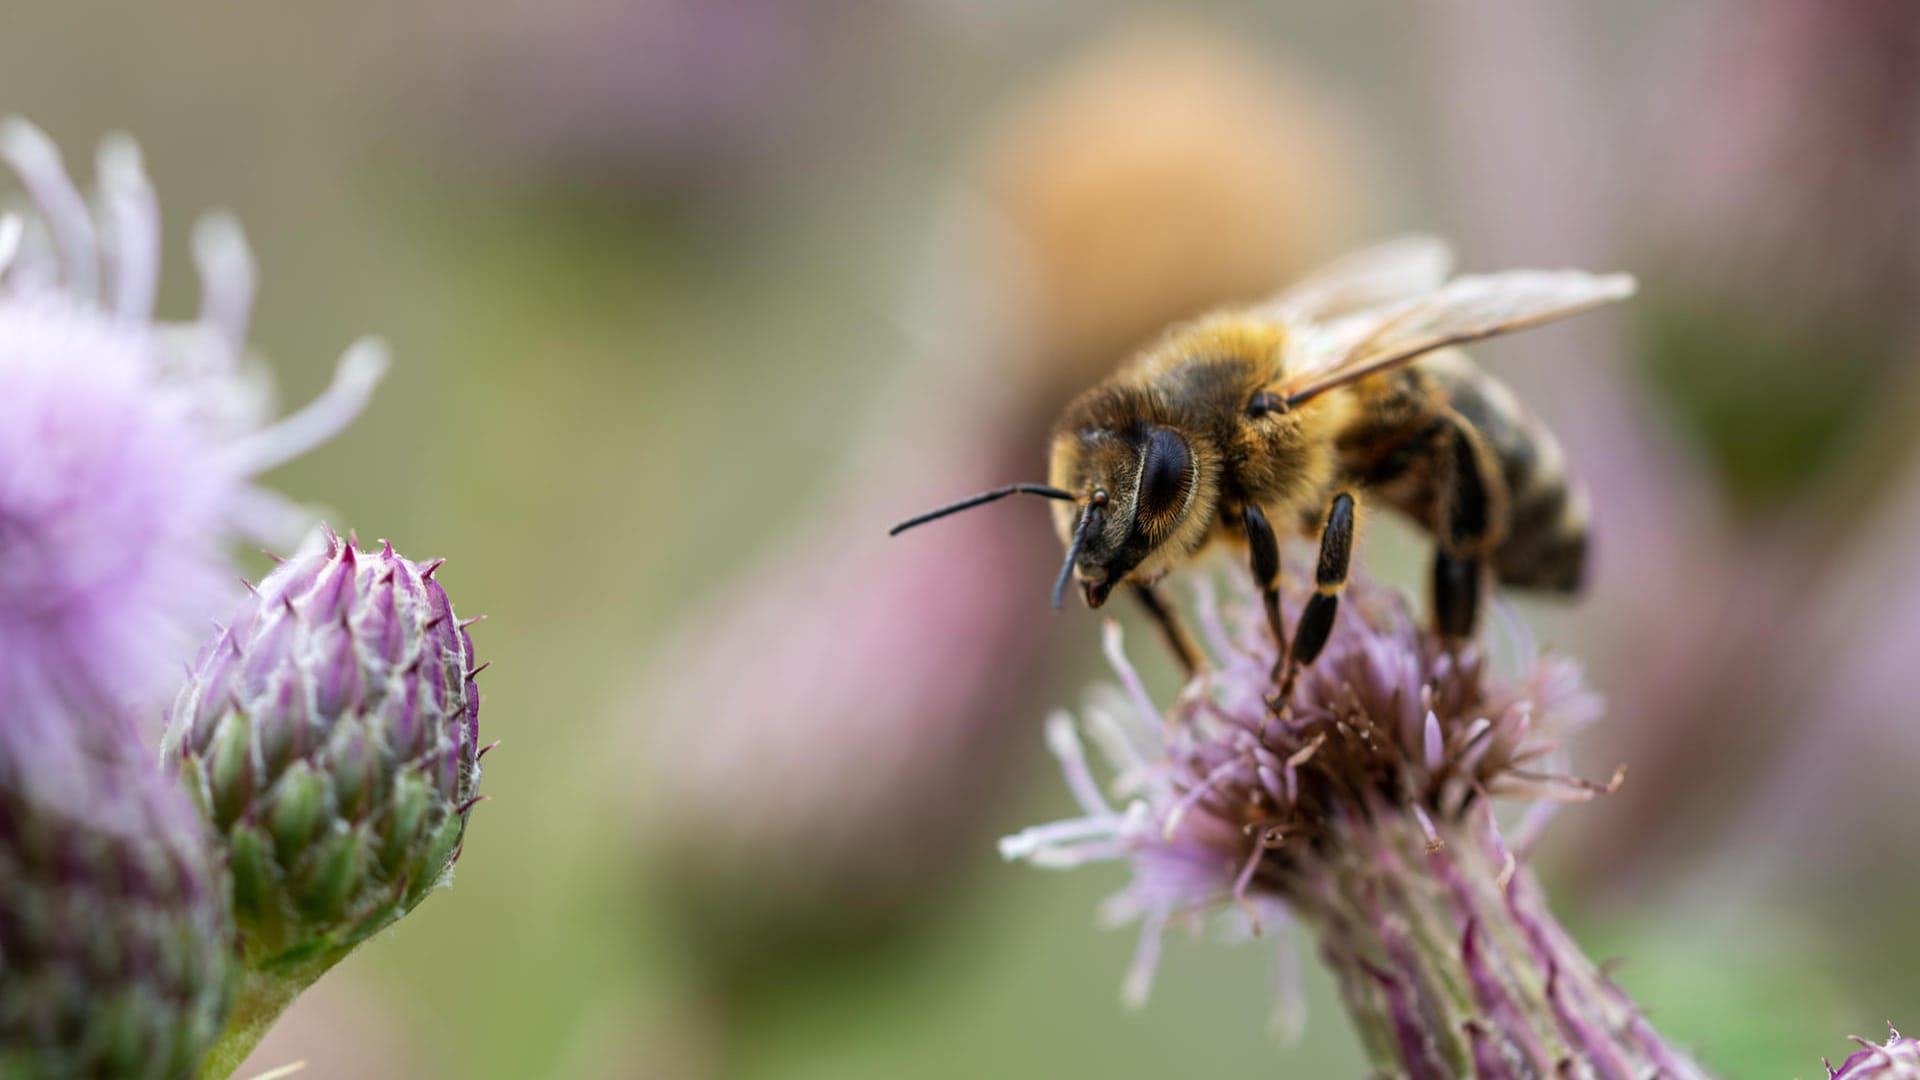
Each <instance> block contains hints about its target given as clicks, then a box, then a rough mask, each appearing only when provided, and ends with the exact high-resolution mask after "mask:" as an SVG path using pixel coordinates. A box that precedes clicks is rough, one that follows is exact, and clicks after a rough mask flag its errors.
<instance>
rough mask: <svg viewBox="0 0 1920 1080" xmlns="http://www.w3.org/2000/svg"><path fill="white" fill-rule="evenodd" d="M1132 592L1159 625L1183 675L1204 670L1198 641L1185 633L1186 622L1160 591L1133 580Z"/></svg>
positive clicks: (1205, 664) (1190, 675) (1192, 675)
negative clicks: (1178, 662) (1183, 670)
mask: <svg viewBox="0 0 1920 1080" xmlns="http://www.w3.org/2000/svg"><path fill="white" fill-rule="evenodd" d="M1133 595H1134V597H1135V598H1136V599H1138V600H1139V601H1140V606H1141V607H1143V608H1145V609H1146V611H1147V614H1148V615H1150V616H1152V617H1153V621H1154V622H1155V623H1156V624H1157V625H1158V626H1159V627H1160V634H1161V636H1162V637H1165V638H1166V639H1167V645H1168V647H1169V648H1171V649H1172V650H1173V654H1174V656H1175V658H1177V659H1178V660H1179V661H1180V666H1181V667H1182V668H1183V669H1185V671H1186V674H1187V678H1189V679H1191V678H1193V677H1194V676H1195V675H1198V674H1200V673H1201V672H1202V671H1205V670H1206V669H1207V661H1206V657H1205V654H1203V653H1202V652H1201V651H1200V645H1199V643H1198V642H1196V641H1194V639H1193V634H1191V633H1190V632H1188V630H1187V624H1186V623H1185V622H1183V621H1181V618H1180V613H1179V612H1178V611H1176V610H1174V608H1173V606H1172V605H1171V604H1169V603H1167V598H1166V597H1164V596H1162V595H1160V590H1159V589H1158V588H1156V587H1154V586H1152V585H1148V584H1145V583H1142V582H1138V581H1136V582H1134V583H1133Z"/></svg>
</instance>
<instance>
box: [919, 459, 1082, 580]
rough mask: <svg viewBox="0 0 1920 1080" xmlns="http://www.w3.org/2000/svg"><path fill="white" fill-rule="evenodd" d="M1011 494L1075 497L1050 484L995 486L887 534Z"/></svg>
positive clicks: (1072, 499)
mask: <svg viewBox="0 0 1920 1080" xmlns="http://www.w3.org/2000/svg"><path fill="white" fill-rule="evenodd" d="M1009 495H1039V496H1042V497H1044V498H1048V499H1059V500H1061V501H1063V502H1073V501H1074V498H1075V496H1074V494H1073V492H1071V491H1063V490H1061V489H1060V488H1057V487H1054V486H1052V485H1050V484H1008V485H1007V486H1006V487H1000V488H994V489H993V490H992V491H983V492H981V493H980V494H978V495H971V496H968V497H967V498H964V499H961V500H960V501H959V502H957V503H949V504H947V505H946V506H942V507H940V508H939V509H938V510H929V511H927V512H926V513H924V514H921V515H920V516H919V517H912V518H908V519H907V520H905V521H903V522H901V523H900V524H898V525H895V526H894V527H893V528H891V529H888V530H887V535H888V536H899V535H900V534H901V533H903V532H906V531H907V530H908V529H911V528H913V527H914V526H916V525H925V524H926V523H927V522H929V521H937V520H939V519H940V518H943V517H946V516H947V515H948V514H957V513H959V512H960V511H962V510H971V509H973V508H974V507H976V506H980V505H982V504H985V503H990V502H998V501H999V500H1001V499H1004V498H1006V497H1007V496H1009ZM1056 606H1057V605H1056Z"/></svg>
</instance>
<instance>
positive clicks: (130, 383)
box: [0, 119, 386, 712]
mask: <svg viewBox="0 0 1920 1080" xmlns="http://www.w3.org/2000/svg"><path fill="white" fill-rule="evenodd" d="M0 161H4V162H5V163H6V164H8V165H10V166H11V167H12V168H13V170H14V171H15V172H16V173H18V174H19V176H20V179H21V181H22V182H23V184H24V186H25V188H26V193H27V195H28V197H29V198H30V200H31V204H32V206H31V209H30V210H29V212H28V213H27V214H26V215H24V216H22V215H17V214H0V703H4V704H5V706H6V707H7V708H9V709H11V710H15V711H59V712H117V711H121V708H122V707H132V708H134V709H136V710H142V711H143V710H144V709H145V707H147V706H150V705H152V704H154V703H155V702H156V701H158V700H162V699H160V698H159V697H158V696H157V695H159V694H164V692H165V690H166V688H167V686H168V685H169V684H170V682H171V681H172V680H173V679H174V678H176V677H177V673H178V671H179V667H178V665H179V664H180V663H181V662H182V661H184V660H185V659H186V658H187V656H188V655H190V649H191V646H192V643H193V641H194V640H195V639H196V638H197V637H198V636H199V628H200V627H202V626H204V625H205V620H206V619H207V618H208V617H210V616H212V615H213V614H214V613H216V612H217V611H218V610H219V609H220V608H221V607H223V606H225V604H226V603H228V602H229V600H230V597H231V595H232V593H233V589H234V576H235V568H234V566H233V563H232V562H231V559H230V555H229V552H228V548H229V546H230V543H229V542H230V541H232V540H234V539H238V538H242V537H244V538H247V539H250V540H255V541H259V542H262V543H269V544H285V543H290V542H291V541H292V540H293V539H294V538H296V537H297V536H298V535H299V533H300V532H301V531H302V530H303V529H304V528H305V527H306V522H307V517H306V515H305V514H304V512H302V511H300V510H298V509H297V508H296V507H294V506H293V505H291V504H290V503H288V502H286V501H285V500H284V499H282V498H281V497H280V496H278V495H275V494H273V493H271V492H269V491H266V490H264V489H262V488H260V487H258V486H256V484H255V483H254V478H255V477H257V476H258V475H260V474H261V473H264V472H266V471H268V470H270V469H272V468H274V467H276V466H278V465H280V464H282V463H284V462H286V461H288V460H290V459H292V458H295V457H298V456H300V455H301V454H303V453H305V452H307V451H308V450H310V449H312V448H313V447H315V446H317V445H319V444H320V443H322V442H325V441H326V440H327V439H328V438H330V437H332V435H333V434H334V433H336V432H337V431H339V430H340V429H341V428H342V427H344V426H345V425H346V424H347V423H348V422H349V421H351V420H352V419H353V418H354V416H355V415H357V414H358V413H359V411H360V409H361V408H362V406H363V405H364V404H365V403H366V400H367V397H368V395H369V393H370V392H371V391H372V388H373V386H374V384H375V383H376V382H377V381H378V380H379V378H380V376H381V374H382V372H383V371H384V370H385V366H386V359H385V353H384V350H383V349H382V348H381V347H380V346H378V345H377V344H374V343H371V342H362V343H360V344H358V345H356V346H354V347H353V348H352V349H350V350H349V351H348V352H347V354H346V355H345V356H344V357H343V358H342V359H341V362H340V365H339V369H338V373H337V374H336V376H335V379H334V383H333V386H332V387H331V388H330V389H329V390H328V391H327V392H326V393H325V394H323V395H322V396H321V397H320V398H319V399H317V400H316V401H314V402H313V403H311V404H309V405H308V406H307V407H306V408H304V409H302V410H300V411H299V412H297V413H294V414H293V415H291V416H288V417H285V418H283V419H280V420H278V421H273V420H271V418H270V404H271V403H270V397H271V392H270V389H269V384H268V382H267V380H266V377H265V373H264V371H263V370H262V369H261V368H260V367H259V366H258V365H257V364H254V363H252V362H250V360H249V358H248V357H247V355H246V334H247V320H248V314H249V310H250V308H251V307H252V302H253V291H254V276H253V264H252V260H251V257H250V255H249V254H248V252H247V248H246V243H245V241H244V240H243V239H242V237H241V234H240V230H239V227H238V226H237V225H236V224H234V223H233V221H231V220H230V219H228V218H225V217H220V216H214V217H208V218H205V219H203V220H202V221H201V222H200V224H199V226H198V227H197V229H196V230H195V234H194V254H195V257H196V261H197V262H198V263H199V266H200V275H201V282H202V303H201V310H200V313H199V315H198V317H197V318H195V319H194V320H193V321H192V322H188V323H178V324H174V323H162V322H157V321H155V318H154V313H153V302H154V295H155V293H156V291H157V289H158V284H159V282H158V274H159V258H160V252H159V236H160V222H159V211H158V209H157V206H156V202H155V199H154V194H153V190H152V188H151V187H150V186H149V184H148V182H147V178H146V175H145V173H144V171H143V170H142V167H141V161H140V153H139V150H138V149H137V148H136V147H135V145H134V144H133V142H132V141H131V140H128V139H126V138H124V137H116V138H110V139H108V140H107V141H106V142H105V143H103V144H102V146H101V148H100V155H99V167H98V175H99V186H98V191H97V192H96V193H95V196H94V199H93V200H92V204H91V205H90V204H89V200H88V199H87V198H86V197H85V196H83V195H82V193H81V192H80V191H79V190H78V189H77V188H76V187H75V186H74V185H73V183H72V181H71V180H70V179H69V178H68V176H67V173H66V171H65V169H64V167H63V166H62V164H61V160H60V156H59V152H58V150H56V149H55V147H54V145H53V143H52V141H51V140H49V139H48V138H47V136H46V135H44V134H43V133H41V132H40V130H39V129H37V128H35V127H33V126H32V125H30V124H28V123H27V122H25V121H23V120H19V119H7V120H0Z"/></svg>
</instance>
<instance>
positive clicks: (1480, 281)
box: [1280, 270, 1635, 404]
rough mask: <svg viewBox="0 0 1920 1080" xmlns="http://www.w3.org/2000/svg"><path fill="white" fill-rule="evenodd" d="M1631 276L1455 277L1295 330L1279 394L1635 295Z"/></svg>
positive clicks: (1294, 398) (1303, 391) (1314, 390)
mask: <svg viewBox="0 0 1920 1080" xmlns="http://www.w3.org/2000/svg"><path fill="white" fill-rule="evenodd" d="M1634 287H1635V285H1634V280H1633V277H1632V275H1630V274H1589V273H1586V272H1584V271H1580V270H1509V271H1505V272H1503V273H1498V274H1471V275H1467V276H1464V277H1458V278H1454V279H1453V280H1452V281H1449V282H1447V283H1446V284H1445V285H1442V286H1440V287H1439V288H1438V289H1435V290H1433V291H1432V292H1429V293H1428V294H1427V295H1425V296H1422V297H1420V298H1418V299H1415V300H1410V301H1406V302H1404V303H1398V304H1387V305H1383V306H1380V307H1376V308H1372V309H1369V310H1367V311H1363V312H1360V313H1357V314H1353V315H1349V316H1346V317H1344V318H1339V319H1335V320H1333V321H1331V322H1326V323H1320V324H1317V325H1315V324H1307V325H1300V324H1295V327H1294V330H1293V333H1292V335H1291V337H1292V340H1291V343H1290V348H1289V349H1288V356H1287V365H1286V372H1287V374H1286V378H1285V380H1284V381H1283V383H1282V384H1281V388H1280V389H1281V392H1282V393H1284V394H1285V395H1286V397H1287V400H1288V401H1289V402H1290V403H1292V404H1299V403H1300V402H1302V401H1305V400H1307V399H1308V398H1310V397H1312V396H1314V395H1315V394H1318V393H1321V392H1323V391H1326V390H1330V389H1332V388H1333V387H1335V386H1340V385H1343V384H1346V383H1350V382H1353V381H1355V380H1357V379H1363V378H1365V377H1367V376H1368V375H1372V374H1374V373H1375V372H1379V371H1385V370H1386V369H1388V368H1391V367H1396V366H1398V365H1400V364H1405V363H1409V362H1411V361H1413V360H1417V359H1419V358H1420V357H1421V356H1423V355H1425V354H1426V353H1429V352H1432V351H1433V350H1435V349H1442V348H1446V347H1448V346H1451V345H1465V344H1468V343H1469V342H1474V341H1481V340H1484V339H1486V338H1490V337H1495V336H1498V335H1500V334H1508V333H1512V332H1514V331H1516V330H1525V329H1526V328H1528V327H1530V326H1539V325H1541V324H1542V323H1548V322H1552V321H1554V320H1555V319H1564V318H1566V317H1567V316H1569V315H1577V314H1579V313H1580V312H1582V311H1587V310H1590V309H1592V308H1596V307H1599V306H1601V305H1602V304H1610V303H1614V302H1615V301H1619V300H1625V299H1626V298H1627V297H1629V296H1632V295H1633V291H1634Z"/></svg>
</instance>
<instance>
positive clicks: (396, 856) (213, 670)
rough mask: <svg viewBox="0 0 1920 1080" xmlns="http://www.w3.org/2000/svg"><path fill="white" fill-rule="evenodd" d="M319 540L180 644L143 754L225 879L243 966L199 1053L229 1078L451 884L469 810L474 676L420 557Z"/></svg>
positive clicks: (476, 768)
mask: <svg viewBox="0 0 1920 1080" xmlns="http://www.w3.org/2000/svg"><path fill="white" fill-rule="evenodd" d="M322 536H323V538H324V542H323V543H318V544H312V545H309V546H308V547H307V548H306V549H305V550H303V551H302V552H301V553H300V554H297V555H295V556H294V557H293V558H291V559H289V560H288V561H286V562H285V563H283V564H282V565H281V566H280V567H279V568H277V569H276V570H274V572H273V573H272V574H270V575H268V576H267V578H266V580H264V581H262V582H261V583H260V585H259V587H258V588H257V589H255V590H254V591H253V592H252V594H251V595H250V596H249V597H248V598H247V600H246V601H245V602H244V603H243V604H242V605H241V607H240V610H239V611H238V612H237V613H236V614H235V616H234V618H233V621H232V623H231V624H230V625H229V626H228V627H227V628H226V629H224V630H221V631H219V632H217V633H216V634H214V636H213V637H212V638H210V639H209V640H208V641H207V643H206V645H205V646H204V647H203V648H202V649H201V650H200V657H199V659H198V660H197V661H196V662H195V664H194V668H193V672H192V674H191V676H190V677H189V679H188V680H187V683H186V685H185V687H183V688H182V689H181V691H180V696H179V698H178V699H177V700H176V701H175V703H174V707H173V713H172V716H171V719H170V722H169V725H168V731H167V737H166V743H165V746H164V749H163V756H164V758H165V760H166V761H167V763H168V764H169V765H171V766H172V767H174V768H176V769H177V770H178V771H179V773H180V776H181V779H182V781H183V782H184V783H185V785H186V788H187V790H188V792H189V793H190V794H191V795H192V796H193V798H194V801H195V803H196V804H197V805H198V806H199V809H200V812H201V814H202V815H203V816H204V817H205V818H206V820H207V822H208V823H209V824H210V825H211V826H212V829H213V832H214V834H215V835H216V836H217V838H218V839H219V841H220V843H221V846H222V847H223V849H224V853H225V855H226V857H227V864H228V867H229V869H230V870H231V872H232V878H233V906H234V918H235V921H236V923H237V924H238V929H239V955H240V959H241V962H242V964H243V966H244V974H243V982H242V984H241V989H240V998H239V1005H238V1010H237V1012H236V1015H235V1018H234V1020H233V1022H232V1023H231V1024H230V1025H229V1029H228V1033H227V1035H226V1036H224V1037H223V1038H222V1041H221V1044H220V1046H219V1047H218V1049H217V1050H216V1051H215V1061H216V1062H220V1063H223V1064H225V1065H227V1066H229V1067H231V1066H234V1065H238V1064H239V1062H240V1061H241V1060H242V1059H243V1058H244V1057H245V1055H246V1052H247V1051H248V1050H249V1049H251V1048H252V1046H253V1044H254V1043H255V1042H257V1041H258V1040H259V1038H260V1036H262V1035H264V1034H265V1033H266V1030H267V1028H268V1027H270V1026H271V1025H272V1022H273V1020H274V1018H275V1017H277V1016H278V1015H279V1012H280V1010H281V1009H283V1008H284V1007H285V1006H286V1005H287V1003H289V1002H290V1001H291V1000H292V999H293V997H294V996H295V995H296V994H298V993H299V991H300V990H302V989H304V988H305V987H307V986H308V985H310V984H311V983H312V982H313V981H314V980H315V979H317V978H319V977H320V976H321V975H322V974H324V973H325V972H326V970H327V969H328V968H330V967H332V966H333V965H334V964H335V963H338V962H339V961H340V960H341V959H342V958H343V957H345V956H346V955H347V954H348V953H349V952H351V951H352V950H353V949H354V948H355V947H356V946H358V945H359V944H360V943H361V942H363V941H365V940H366V939H367V938H369V937H371V936H372V935H374V934H376V933H378V932H379V931H381V930H384V929H386V928H387V927H388V926H391V925H392V924H393V923H394V922H395V921H397V920H398V919H399V918H400V917H401V916H403V915H405V914H406V913H407V912H409V911H411V910H412V909H413V908H414V907H415V906H416V905H417V904H419V903H420V901H421V900H423V899H424V898H425V897H426V895H427V894H428V893H429V892H431V891H433V889H434V888H436V887H437V886H440V885H443V884H447V883H448V882H449V881H450V880H451V877H452V872H453V864H454V862H455V861H456V860H457V859H458V858H459V856H460V847H461V843H462V841H463V839H464V838H465V834H466V824H467V818H468V815H469V814H470V813H471V811H472V809H473V806H474V804H475V803H477V802H478V801H479V797H478V795H477V794H476V792H477V789H478V787H479V783H480V764H479V762H480V756H481V755H482V754H483V753H485V750H484V748H482V747H481V746H480V745H479V735H480V729H479V715H480V695H479V691H478V689H477V688H476V687H475V686H474V682H473V680H474V676H476V675H478V674H479V668H478V667H476V666H475V665H474V662H473V642H472V639H471V638H470V637H469V636H468V634H467V627H468V626H469V625H471V624H470V623H465V622H461V621H460V620H459V619H458V618H457V617H455V615H454V613H453V606H452V604H451V602H450V601H449V600H448V599H447V594H446V591H445V590H444V589H442V588H441V586H440V583H439V582H437V581H435V580H434V579H433V575H434V572H435V571H436V570H438V569H439V567H440V562H439V561H434V562H430V563H426V564H416V563H414V562H412V561H411V560H408V559H405V558H402V557H401V556H399V555H397V554H395V553H394V550H393V546H392V545H391V544H384V543H383V544H382V545H381V548H380V550H378V551H362V550H359V549H358V547H357V546H356V544H355V543H353V542H352V541H351V540H349V541H347V542H345V543H343V542H341V541H340V539H339V538H338V537H336V536H335V535H334V534H333V533H332V531H331V530H327V531H325V532H324V533H323V534H322Z"/></svg>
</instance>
